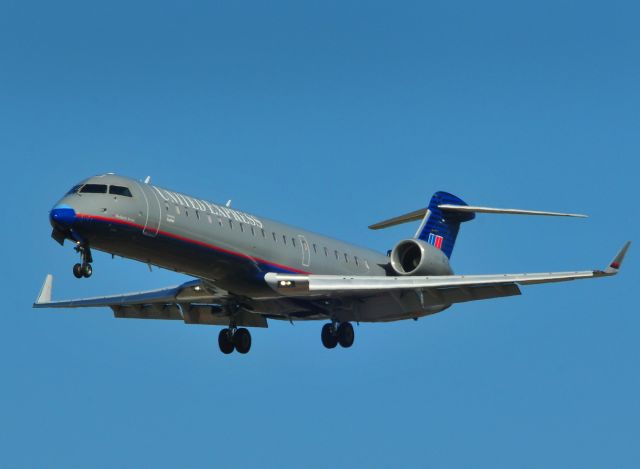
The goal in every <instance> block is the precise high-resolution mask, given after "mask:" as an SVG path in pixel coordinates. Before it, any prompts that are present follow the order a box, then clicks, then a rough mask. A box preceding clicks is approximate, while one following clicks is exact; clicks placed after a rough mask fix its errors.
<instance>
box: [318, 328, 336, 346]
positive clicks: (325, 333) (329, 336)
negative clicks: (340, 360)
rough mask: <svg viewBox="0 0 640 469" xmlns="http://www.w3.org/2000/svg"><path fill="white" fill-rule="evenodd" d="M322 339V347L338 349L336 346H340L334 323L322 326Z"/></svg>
mask: <svg viewBox="0 0 640 469" xmlns="http://www.w3.org/2000/svg"><path fill="white" fill-rule="evenodd" d="M320 338H321V339H322V345H324V346H325V347H326V348H336V345H338V334H336V328H335V327H334V326H333V324H332V323H329V324H325V325H324V326H322V333H321V334H320Z"/></svg>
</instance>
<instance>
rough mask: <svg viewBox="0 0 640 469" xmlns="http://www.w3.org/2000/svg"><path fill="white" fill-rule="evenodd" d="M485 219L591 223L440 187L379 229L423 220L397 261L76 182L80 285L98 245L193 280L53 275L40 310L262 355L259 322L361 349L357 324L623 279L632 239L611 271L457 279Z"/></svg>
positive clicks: (64, 228) (164, 193)
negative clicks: (155, 323)
mask: <svg viewBox="0 0 640 469" xmlns="http://www.w3.org/2000/svg"><path fill="white" fill-rule="evenodd" d="M477 213H497V214H520V215H547V216H563V217H585V215H580V214H573V213H558V212H543V211H535V210H520V209H501V208H491V207H481V206H470V205H468V204H466V203H465V202H464V201H463V200H462V199H460V198H459V197H457V196H455V195H452V194H449V193H447V192H442V191H440V192H436V193H435V194H433V196H432V197H431V200H430V202H429V205H428V206H427V207H425V208H421V209H419V210H415V211H413V212H409V213H406V214H403V215H400V216H397V217H394V218H391V219H388V220H385V221H382V222H380V223H376V224H374V225H371V226H370V227H369V228H371V229H374V230H375V229H383V228H388V227H391V226H395V225H399V224H402V223H408V222H412V221H414V222H415V221H420V224H419V226H418V229H417V231H416V232H415V235H414V236H413V237H412V238H407V239H403V240H401V241H399V242H398V243H397V244H396V245H395V247H393V249H391V250H390V251H388V252H387V253H386V254H384V253H379V252H377V251H374V250H370V249H366V248H363V247H359V246H356V245H353V244H349V243H345V242H342V241H338V240H336V239H333V238H330V237H327V236H323V235H320V234H317V233H313V232H310V231H307V230H303V229H300V228H295V227H292V226H289V225H285V224H282V223H279V222H276V221H274V220H269V219H267V218H264V217H261V216H257V215H253V214H250V213H248V212H244V211H241V210H237V209H236V208H231V201H229V202H228V203H226V204H216V203H213V202H209V201H207V200H204V199H201V198H197V197H192V196H188V195H186V194H183V193H180V192H176V191H172V190H168V189H165V188H162V187H159V186H156V185H153V184H151V182H150V178H147V179H146V180H145V181H138V180H136V179H132V178H128V177H123V176H118V175H115V174H113V173H108V174H104V175H99V176H94V177H90V178H88V179H86V180H84V181H83V182H81V183H79V184H77V185H75V186H73V187H72V188H71V190H69V191H68V192H67V193H66V194H65V195H64V196H63V197H62V199H61V200H60V201H58V202H57V203H56V204H55V206H54V207H53V208H52V209H51V211H50V212H49V220H50V223H51V226H52V228H53V231H52V233H51V236H52V238H53V239H54V240H55V241H57V242H58V243H59V244H61V245H64V242H65V240H69V241H71V242H72V244H73V246H74V248H75V250H76V251H77V253H78V254H79V255H80V262H78V263H76V264H75V265H74V266H73V274H74V276H75V277H77V278H88V277H90V276H91V275H92V272H93V268H92V262H93V255H92V249H96V250H99V251H103V252H105V253H109V254H111V255H112V256H121V257H124V258H129V259H134V260H136V261H139V262H144V263H146V264H149V266H150V267H151V266H152V265H154V266H158V267H161V268H164V269H169V270H173V271H175V272H180V273H184V274H187V275H189V276H192V277H194V280H191V281H188V282H186V283H183V284H181V285H177V286H172V287H167V288H161V289H157V290H151V291H143V292H134V293H124V294H118V295H111V296H101V297H92V298H80V299H73V300H64V301H54V300H52V298H51V297H52V283H53V276H52V275H51V274H48V275H47V276H46V277H45V281H44V284H43V286H42V288H41V291H40V293H39V295H38V297H37V299H36V301H35V303H34V304H33V307H35V308H65V309H66V308H81V307H109V308H111V309H112V310H113V314H114V316H115V317H116V318H137V319H166V320H181V321H183V322H184V323H186V324H209V325H218V326H223V327H222V329H221V330H220V332H219V335H218V346H219V348H220V350H221V351H222V352H223V353H224V354H230V353H232V352H233V351H234V350H235V351H237V352H238V353H241V354H245V353H247V352H249V350H250V348H251V334H250V332H249V330H248V329H247V328H248V327H267V326H268V320H270V319H274V320H285V321H290V322H292V323H293V321H301V320H323V321H325V324H324V325H323V326H322V329H321V334H320V336H321V341H322V344H323V345H324V346H325V347H326V348H328V349H333V348H335V347H336V346H337V345H338V344H339V345H340V346H341V347H343V348H349V347H351V346H352V345H353V343H354V339H355V333H354V329H353V325H352V323H353V322H355V323H358V324H359V323H361V322H388V321H398V320H405V319H414V320H417V319H418V318H420V317H423V316H427V315H431V314H435V313H439V312H441V311H444V310H446V309H447V308H449V307H450V306H452V305H453V304H456V303H462V302H467V301H476V300H484V299H490V298H498V297H507V296H513V295H520V286H522V285H532V284H538V283H547V282H561V281H567V280H577V279H586V278H599V277H608V276H613V275H616V274H617V273H618V271H619V270H620V267H621V264H622V261H623V259H624V257H625V254H626V252H627V250H628V249H629V246H630V244H631V243H630V242H627V243H625V244H624V246H623V247H622V249H621V250H620V251H619V252H618V254H617V255H616V256H615V257H614V259H613V260H612V261H611V263H609V265H608V266H607V267H606V268H605V269H603V270H587V271H577V272H545V273H523V274H495V275H456V274H454V273H453V270H452V268H451V263H450V259H451V255H452V252H453V249H454V245H455V242H456V238H457V235H458V231H459V228H460V225H461V224H462V223H465V222H468V221H471V220H473V219H474V218H475V216H476V214H477Z"/></svg>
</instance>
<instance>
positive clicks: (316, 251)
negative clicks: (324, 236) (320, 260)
mask: <svg viewBox="0 0 640 469" xmlns="http://www.w3.org/2000/svg"><path fill="white" fill-rule="evenodd" d="M313 252H315V253H316V254H318V248H317V247H316V244H315V243H313Z"/></svg>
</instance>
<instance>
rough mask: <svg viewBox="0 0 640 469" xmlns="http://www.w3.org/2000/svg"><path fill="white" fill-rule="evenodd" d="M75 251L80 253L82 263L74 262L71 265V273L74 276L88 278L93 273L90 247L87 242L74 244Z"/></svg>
mask: <svg viewBox="0 0 640 469" xmlns="http://www.w3.org/2000/svg"><path fill="white" fill-rule="evenodd" d="M76 252H78V253H80V257H81V258H82V263H78V264H75V265H74V266H73V275H74V276H75V277H76V278H82V277H84V278H89V277H91V274H93V268H92V267H91V263H92V262H93V256H92V255H91V249H89V245H88V244H79V245H78V246H76Z"/></svg>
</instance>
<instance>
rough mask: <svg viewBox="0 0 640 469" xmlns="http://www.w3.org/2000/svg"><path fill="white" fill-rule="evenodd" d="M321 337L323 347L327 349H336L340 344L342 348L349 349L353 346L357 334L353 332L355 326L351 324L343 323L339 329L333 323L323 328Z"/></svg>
mask: <svg viewBox="0 0 640 469" xmlns="http://www.w3.org/2000/svg"><path fill="white" fill-rule="evenodd" d="M320 337H321V339H322V345H324V346H325V347H326V348H335V347H336V345H338V344H340V346H341V347H344V348H349V347H351V346H352V345H353V341H354V340H355V338H356V334H355V332H353V326H352V325H351V323H350V322H341V323H340V325H339V326H338V327H335V325H334V324H333V323H329V324H325V325H324V326H322V334H321V335H320Z"/></svg>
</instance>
